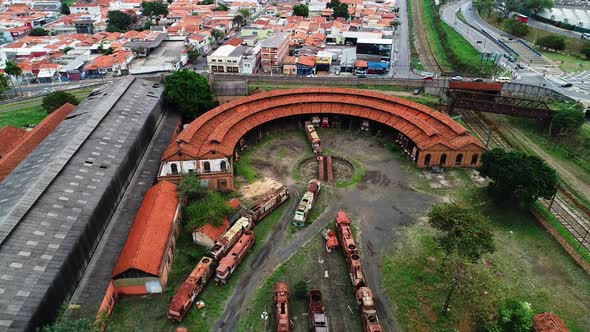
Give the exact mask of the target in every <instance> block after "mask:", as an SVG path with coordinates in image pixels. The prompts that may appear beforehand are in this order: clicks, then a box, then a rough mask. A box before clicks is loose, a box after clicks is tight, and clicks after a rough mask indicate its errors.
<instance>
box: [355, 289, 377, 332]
mask: <svg viewBox="0 0 590 332" xmlns="http://www.w3.org/2000/svg"><path fill="white" fill-rule="evenodd" d="M356 302H357V304H358V307H359V311H360V313H361V320H362V321H363V326H364V332H382V331H383V327H382V326H381V323H379V317H377V309H376V308H375V300H374V299H373V291H372V290H371V289H370V288H369V287H361V288H359V289H358V290H357V291H356Z"/></svg>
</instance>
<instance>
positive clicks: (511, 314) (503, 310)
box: [498, 300, 534, 332]
mask: <svg viewBox="0 0 590 332" xmlns="http://www.w3.org/2000/svg"><path fill="white" fill-rule="evenodd" d="M533 316H534V313H533V310H532V309H531V304H530V303H528V302H524V301H518V300H507V301H506V302H504V304H502V306H501V307H500V309H499V310H498V324H499V325H500V328H501V329H502V331H506V332H529V331H533V327H534V321H533Z"/></svg>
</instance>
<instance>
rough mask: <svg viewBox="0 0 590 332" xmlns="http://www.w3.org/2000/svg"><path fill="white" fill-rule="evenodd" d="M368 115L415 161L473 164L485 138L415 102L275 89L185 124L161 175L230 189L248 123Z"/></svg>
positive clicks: (421, 163) (360, 92) (339, 92)
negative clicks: (196, 177)
mask: <svg viewBox="0 0 590 332" xmlns="http://www.w3.org/2000/svg"><path fill="white" fill-rule="evenodd" d="M311 115H321V116H328V117H330V116H331V117H336V116H338V117H349V118H354V119H359V118H360V119H367V120H369V121H373V122H374V123H375V124H380V125H381V126H385V127H389V128H392V129H394V130H395V133H396V139H395V141H396V142H397V143H398V144H400V145H401V146H402V148H403V149H404V151H406V153H407V154H408V155H410V157H411V158H412V160H414V161H415V162H416V166H417V167H420V168H423V167H428V166H432V165H442V166H445V167H475V166H479V164H480V159H481V158H480V157H481V155H482V153H483V152H484V151H485V147H484V146H483V144H482V143H481V142H480V141H479V140H477V139H476V138H474V137H473V136H471V134H470V133H469V132H468V131H467V130H466V129H465V128H464V127H463V126H461V125H460V124H459V123H457V122H456V121H454V120H453V119H451V118H450V117H449V116H447V115H445V114H443V113H440V112H438V111H436V110H433V109H431V108H429V107H427V106H424V105H422V104H419V103H415V102H412V101H408V100H405V99H402V98H398V97H393V96H387V95H384V94H381V93H377V92H372V91H366V90H353V89H344V88H303V89H289V90H274V91H270V92H265V93H259V94H255V95H251V96H248V97H244V98H240V99H237V100H234V101H231V102H229V103H227V104H224V105H221V106H219V107H216V108H215V109H213V110H211V111H209V112H207V113H205V114H203V115H202V116H200V117H199V118H197V119H196V120H194V121H193V122H191V123H190V124H189V125H188V126H186V127H185V128H184V129H183V130H182V132H180V134H178V136H177V137H176V138H175V139H174V141H173V142H172V143H171V144H170V145H169V146H168V148H167V149H166V151H165V152H164V154H163V156H162V164H161V167H160V171H159V179H160V180H163V179H167V180H171V181H177V180H179V178H180V176H182V175H184V174H189V173H196V174H198V175H199V177H200V178H201V179H202V180H204V181H207V182H208V184H209V187H210V188H211V189H219V190H233V189H234V181H233V177H234V175H233V162H234V160H235V159H236V157H237V156H238V151H239V147H238V145H240V144H241V142H240V140H241V139H242V138H243V137H244V136H245V135H246V134H247V133H248V132H250V131H251V130H252V129H254V128H256V127H258V126H260V125H263V124H265V123H268V122H271V121H273V120H276V119H281V118H285V117H292V116H295V117H299V118H300V120H303V119H304V118H307V119H309V118H310V117H311Z"/></svg>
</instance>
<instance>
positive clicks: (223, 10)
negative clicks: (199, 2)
mask: <svg viewBox="0 0 590 332" xmlns="http://www.w3.org/2000/svg"><path fill="white" fill-rule="evenodd" d="M228 9H229V8H228V7H227V5H226V4H224V3H222V4H220V5H219V6H218V7H217V8H215V11H216V12H217V11H218V12H226V11H227V10H228Z"/></svg>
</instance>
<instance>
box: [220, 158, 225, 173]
mask: <svg viewBox="0 0 590 332" xmlns="http://www.w3.org/2000/svg"><path fill="white" fill-rule="evenodd" d="M219 167H220V168H221V171H222V172H227V163H226V162H225V160H222V161H221V163H219Z"/></svg>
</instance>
